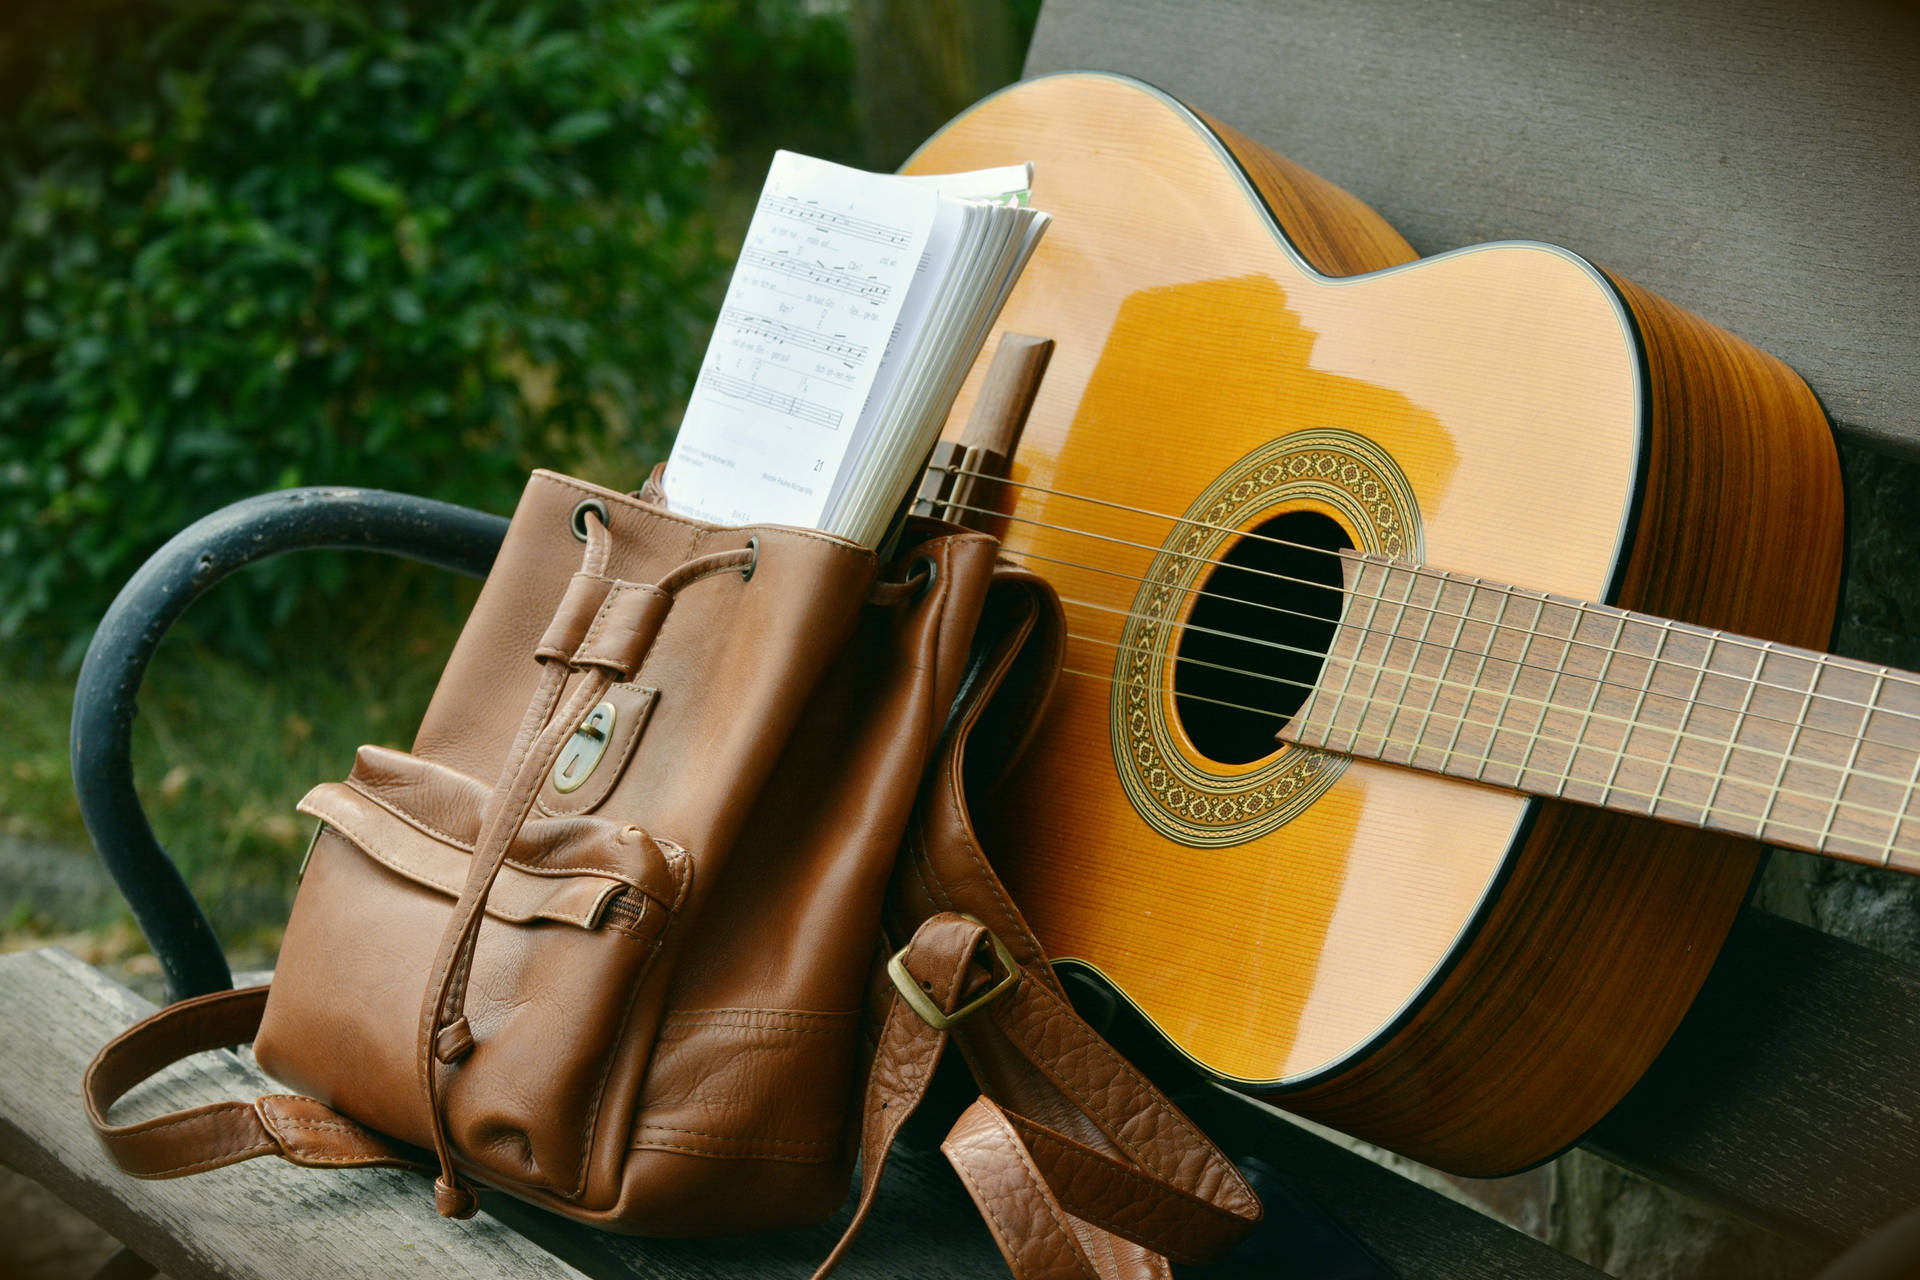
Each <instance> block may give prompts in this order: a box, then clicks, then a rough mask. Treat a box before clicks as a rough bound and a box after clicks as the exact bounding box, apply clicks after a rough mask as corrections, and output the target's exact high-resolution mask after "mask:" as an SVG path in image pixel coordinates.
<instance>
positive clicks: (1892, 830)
mask: <svg viewBox="0 0 1920 1280" xmlns="http://www.w3.org/2000/svg"><path fill="white" fill-rule="evenodd" d="M1342 558H1343V560H1344V561H1345V574H1346V589H1345V599H1344V602H1343V608H1342V616H1341V620H1340V624H1339V627H1338V629H1337V631H1336V633H1335V635H1334V641H1333V644H1332V646H1331V649H1330V651H1329V653H1328V656H1327V662H1326V667H1325V669H1324V671H1323V673H1322V675H1321V678H1320V680H1319V683H1318V685H1317V687H1316V689H1315V691H1314V693H1313V695H1312V696H1311V697H1310V698H1309V699H1308V701H1307V703H1306V705H1305V706H1304V707H1302V708H1301V710H1300V712H1299V714H1298V715H1296V716H1295V717H1294V719H1293V721H1292V722H1291V723H1290V724H1289V725H1288V727H1287V728H1286V730H1284V731H1283V732H1282V734H1281V737H1282V738H1283V739H1285V740H1287V741H1290V742H1297V743H1300V744H1302V745H1305V746H1317V747H1325V748H1327V749H1329V750H1333V751H1339V752H1342V753H1345V754H1348V755H1355V756H1362V757H1366V758H1369V759H1377V760H1385V761H1389V762H1392V763H1395V764H1405V765H1409V766H1411V767H1414V768H1419V769H1425V770H1428V771H1431V772H1436V773H1441V774H1445V775H1447V776H1449V777H1456V778H1468V779H1472V780H1474V781H1479V782H1485V783H1490V784H1493V785H1496V786H1502V787H1511V788H1514V789H1516V790H1519V791H1523V792H1527V793H1529V794H1532V795H1540V796H1554V797H1562V798H1565V799H1568V800H1574V801H1578V802H1581V803H1585V804H1591V805H1598V806H1600V807H1602V808H1607V809H1616V810H1622V811H1627V812H1632V813H1639V814H1645V815H1648V816H1651V817H1655V818H1660V819H1664V820H1667V821H1671V822H1679V823H1684V824H1687V825H1690V826H1697V827H1706V828H1710V829H1712V830H1716V831H1728V832H1734V833H1736V834H1739V835H1745V836H1753V837H1757V838H1759V839H1763V840H1766V841H1768V842H1769V843H1772V844H1779V845H1787V846H1790V847H1792V848H1797V849H1806V850H1810V851H1812V852H1815V853H1823V854H1828V855H1831V856H1834V857H1839V858H1846V859H1849V860H1851V861H1856V862H1864V863H1869V864H1871V865H1874V866H1892V867H1896V868H1899V869H1901V870H1905V871H1920V813H1916V799H1915V793H1916V789H1917V788H1920V678H1916V677H1915V676H1913V675H1911V674H1909V673H1906V672H1902V671H1896V670H1892V669H1890V668H1886V667H1878V666H1873V665H1870V664H1867V663H1862V662H1855V661H1852V660H1850V659H1845V658H1835V657H1831V656H1829V655H1826V654H1821V653H1815V652H1813V651H1811V650H1806V649H1795V648H1791V647H1788V646H1784V645H1777V644H1771V643H1768V642H1765V641H1760V640H1754V639H1751V638H1748V637H1744V636H1736V635H1730V634H1726V633H1723V632H1719V631H1713V630H1709V629H1706V628H1702V627H1694V626H1688V625H1686V624H1683V623H1677V622H1668V621H1666V620H1664V619H1660V618H1654V617H1650V616H1647V615H1644V614H1634V613H1628V612H1626V611H1624V610H1620V609H1614V608H1609V607H1607V606H1603V605H1592V604H1583V603H1580V602H1578V601H1575V600H1570V599H1565V598H1562V597H1559V596H1550V595H1542V594H1539V593H1537V592H1529V591H1521V590H1517V589H1515V588H1512V587H1506V586H1499V585H1495V584H1492V583H1484V582H1481V581H1479V580H1478V579H1474V578H1463V577H1457V576H1455V575H1452V574H1448V573H1445V572H1442V571H1439V570H1435V569H1428V568H1422V567H1416V566H1412V565H1407V564H1403V563H1399V562H1395V561H1387V560H1382V559H1378V558H1375V557H1371V556H1364V555H1360V554H1358V553H1346V554H1344V555H1343V557H1342Z"/></svg>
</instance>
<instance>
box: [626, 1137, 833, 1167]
mask: <svg viewBox="0 0 1920 1280" xmlns="http://www.w3.org/2000/svg"><path fill="white" fill-rule="evenodd" d="M836 1145H838V1144H836ZM629 1150H632V1151H684V1152H686V1153H687V1154H688V1155H690V1156H705V1157H707V1158H708V1159H709V1160H777V1161H779V1162H780V1163H782V1164H826V1163H828V1162H830V1161H831V1160H832V1159H833V1158H834V1157H833V1154H832V1153H831V1152H829V1153H828V1154H826V1155H819V1156H802V1155H789V1154H787V1153H786V1152H784V1151H714V1150H712V1149H710V1148H707V1147H695V1146H689V1145H687V1144H686V1143H680V1142H636V1143H634V1144H633V1146H632V1147H630V1148H629Z"/></svg>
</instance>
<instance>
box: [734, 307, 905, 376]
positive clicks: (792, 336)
mask: <svg viewBox="0 0 1920 1280" xmlns="http://www.w3.org/2000/svg"><path fill="white" fill-rule="evenodd" d="M720 321H721V323H722V324H726V325H730V326H732V327H733V328H734V329H736V330H738V331H739V332H741V333H753V334H758V335H760V336H761V337H762V338H766V339H767V340H769V341H771V342H785V343H789V344H791V345H793V346H796V347H805V348H806V349H807V350H809V351H818V352H819V353H820V354H822V355H827V356H834V357H836V358H838V359H841V360H845V361H846V362H847V363H849V364H860V363H862V362H864V361H865V360H866V358H867V350H868V348H867V347H865V346H864V345H862V344H861V343H858V342H849V341H848V340H847V339H845V338H843V337H841V336H840V335H839V334H837V333H814V332H811V331H810V330H807V329H802V328H801V327H800V326H799V325H795V324H787V323H786V322H785V321H782V320H775V319H773V318H772V317H771V316H762V315H755V314H754V313H753V312H751V311H742V310H741V309H740V308H738V307H724V308H722V309H721V312H720Z"/></svg>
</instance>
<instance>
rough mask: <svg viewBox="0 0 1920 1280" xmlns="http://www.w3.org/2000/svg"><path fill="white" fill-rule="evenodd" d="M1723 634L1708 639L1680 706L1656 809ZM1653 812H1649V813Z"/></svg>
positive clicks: (1657, 791)
mask: <svg viewBox="0 0 1920 1280" xmlns="http://www.w3.org/2000/svg"><path fill="white" fill-rule="evenodd" d="M1723 634H1724V633H1723V632H1720V631H1715V632H1713V633H1712V634H1711V635H1710V636H1709V637H1708V638H1707V652H1706V654H1705V655H1704V656H1703V657H1702V658H1701V659H1700V669H1699V670H1698V671H1696V672H1694V674H1693V687H1692V688H1691V689H1689V690H1687V698H1686V701H1685V702H1683V703H1681V704H1680V723H1679V725H1678V726H1676V727H1675V729H1674V731H1673V741H1672V742H1669V743H1668V744H1667V758H1666V762H1665V763H1663V764H1662V765H1661V766H1660V777H1659V780H1658V781H1656V782H1655V783H1654V784H1653V794H1654V801H1653V803H1654V807H1655V808H1658V807H1659V805H1660V800H1661V799H1662V798H1663V797H1664V796H1665V795H1666V790H1667V778H1668V777H1669V776H1671V774H1672V773H1673V762H1674V761H1675V760H1677V759H1678V758H1679V756H1680V739H1681V738H1682V737H1683V736H1686V728H1687V725H1688V723H1690V722H1691V721H1692V719H1693V708H1694V704H1695V700H1696V699H1697V698H1699V696H1700V686H1701V685H1702V684H1704V683H1706V679H1707V668H1709V667H1711V666H1712V665H1713V651H1714V649H1715V647H1716V646H1718V645H1719V643H1720V637H1721V636H1722V635H1723ZM1652 811H1653V810H1651V809H1650V810H1648V812H1649V813H1651V812H1652Z"/></svg>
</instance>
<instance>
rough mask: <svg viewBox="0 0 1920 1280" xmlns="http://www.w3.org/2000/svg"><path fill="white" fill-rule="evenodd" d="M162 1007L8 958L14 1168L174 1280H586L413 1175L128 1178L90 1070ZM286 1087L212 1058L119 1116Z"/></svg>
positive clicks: (242, 1171)
mask: <svg viewBox="0 0 1920 1280" xmlns="http://www.w3.org/2000/svg"><path fill="white" fill-rule="evenodd" d="M152 1009H153V1006H152V1005H150V1004H148V1003H147V1002H146V1001H144V1000H142V999H140V997H138V996H136V995H134V994H133V993H132V992H130V991H128V990H127V989H126V988H124V987H121V986H119V985H117V984H115V983H113V982H111V981H110V980H108V979H107V978H105V977H103V976H102V975H100V974H99V973H97V972H95V971H94V970H93V969H91V968H89V967H88V966H87V965H85V964H83V963H82V962H80V961H79V960H76V959H74V958H73V957H72V956H70V955H68V954H66V953H65V952H63V951H55V950H46V951H34V952H25V953H20V954H16V955H8V956H0V1026H4V1027H6V1028H7V1034H6V1039H5V1041H4V1047H0V1062H3V1063H4V1065H3V1066H0V1160H4V1161H5V1163H7V1164H8V1165H11V1166H12V1167H14V1168H15V1169H17V1170H19V1171H20V1172H21V1173H23V1174H25V1175H26V1176H28V1177H30V1178H33V1179H34V1180H36V1181H37V1182H39V1183H41V1184H42V1185H43V1186H45V1187H46V1188H47V1189H49V1190H50V1191H52V1192H53V1193H54V1194H56V1195H58V1196H60V1197H61V1198H62V1199H63V1200H65V1201H67V1203H69V1204H71V1205H73V1206H74V1207H75V1208H77V1209H79V1210H80V1211H81V1212H82V1213H85V1214H86V1215H87V1216H88V1217H90V1218H92V1219H93V1220H94V1221H95V1222H97V1223H99V1224H100V1225H101V1226H102V1227H104V1228H105V1229H106V1230H107V1231H109V1232H111V1233H112V1234H113V1235H114V1236H115V1237H117V1238H118V1239H120V1240H121V1241H122V1242H124V1243H125V1244H127V1245H129V1246H130V1247H131V1248H132V1249H133V1250H134V1251H135V1252H136V1253H139V1254H140V1255H141V1256H142V1257H144V1258H146V1259H147V1260H148V1261H150V1262H153V1263H155V1264H156V1265H158V1266H159V1267H160V1268H161V1269H162V1270H164V1271H165V1272H166V1274H167V1275H168V1276H170V1277H173V1280H200V1278H201V1277H209V1278H211V1277H223V1278H224V1277H233V1278H240V1280H254V1278H256V1277H257V1278H258V1280H293V1278H295V1277H301V1276H315V1277H327V1278H328V1280H339V1277H342V1276H362V1275H392V1276H409V1277H411V1276H419V1277H431V1276H448V1277H463V1278H465V1280H487V1278H488V1277H495V1276H497V1277H502V1278H503V1280H504V1278H505V1277H509V1276H511V1277H552V1278H553V1280H559V1278H560V1277H569V1276H578V1275H579V1274H580V1273H579V1272H577V1271H575V1270H574V1269H573V1268H572V1267H569V1266H567V1265H566V1264H565V1263H563V1262H561V1261H559V1260H558V1259H556V1258H553V1257H551V1256H549V1255H548V1254H547V1253H546V1252H545V1251H544V1250H542V1249H540V1248H539V1246H537V1245H535V1244H533V1243H532V1242H530V1241H528V1240H525V1239H522V1238H521V1237H520V1236H518V1235H517V1234H515V1233H514V1232H513V1231H511V1230H509V1229H508V1228H507V1227H506V1226H505V1225H504V1224H502V1223H499V1222H496V1221H493V1220H492V1219H489V1218H486V1217H478V1218H474V1219H473V1220H472V1221H470V1222H465V1223H449V1222H446V1221H444V1220H442V1219H440V1218H438V1217H436V1216H435V1214H434V1212H433V1204H432V1197H431V1196H430V1195H428V1194H426V1193H425V1192H424V1191H423V1189H422V1187H421V1185H420V1181H419V1179H418V1178H416V1177H414V1176H412V1175H409V1174H406V1173H403V1172H401V1171H399V1170H394V1169H359V1170H354V1171H352V1172H347V1173H335V1172H331V1171H325V1170H314V1169H296V1168H294V1167H293V1166H292V1165H289V1164H285V1163H283V1162H281V1161H278V1160H272V1161H268V1160H254V1161H249V1162H247V1163H245V1164H240V1165H234V1166H232V1167H230V1168H227V1169H222V1170H218V1171H216V1172H214V1173H210V1174H207V1175H205V1176H204V1177H198V1178H181V1179H175V1180H171V1181H165V1182H142V1181H138V1180H136V1179H133V1178H129V1177H127V1176H126V1175H125V1174H124V1173H122V1172H120V1170H119V1169H118V1168H117V1167H115V1166H114V1164H113V1163H112V1161H110V1160H109V1159H108V1158H107V1155H106V1152H105V1151H103V1150H102V1149H101V1147H100V1144H99V1143H98V1142H97V1141H96V1140H95V1139H94V1136H93V1131H92V1129H90V1128H89V1127H88V1125H87V1117H86V1113H85V1111H84V1110H83V1109H82V1107H81V1102H80V1072H81V1071H82V1070H83V1069H84V1068H85V1067H86V1064H87V1062H88V1061H89V1060H90V1059H91V1058H92V1057H93V1055H94V1053H95V1051H96V1050H98V1049H99V1047H100V1046H101V1045H102V1044H104V1043H106V1041H107V1040H108V1039H109V1038H111V1037H112V1036H114V1035H116V1034H118V1033H119V1032H120V1031H121V1030H122V1029H123V1028H125V1027H126V1026H127V1025H128V1024H129V1023H131V1022H133V1021H134V1020H135V1019H137V1018H139V1017H143V1016H145V1015H146V1014H147V1013H150V1012H152ZM275 1088H277V1086H272V1085H271V1082H270V1081H268V1079H267V1078H266V1077H265V1076H264V1075H262V1074H261V1073H260V1071H259V1070H258V1069H257V1068H255V1067H254V1066H252V1065H251V1064H250V1063H248V1062H247V1061H245V1060H244V1059H243V1058H241V1057H240V1056H239V1055H237V1054H232V1053H209V1054H201V1055H200V1056H199V1057H196V1058H193V1059H190V1060H189V1061H187V1062H184V1063H180V1064H179V1065H177V1066H174V1067H172V1068H170V1069H168V1070H167V1071H165V1072H163V1073H161V1074H160V1075H159V1076H157V1077H155V1079H154V1080H152V1081H151V1082H149V1083H148V1084H146V1085H143V1086H141V1087H140V1088H138V1089H137V1090H135V1091H134V1092H133V1093H132V1094H130V1095H129V1096H128V1097H127V1099H126V1101H125V1102H124V1103H123V1104H122V1105H121V1106H120V1107H118V1108H116V1109H115V1114H116V1115H117V1116H118V1115H125V1116H138V1115H155V1114H158V1113H160V1112H163V1111H171V1110H174V1109H177V1108H180V1107H190V1106H196V1105H198V1104H200V1103H203V1102H212V1101H215V1100H218V1099H221V1098H251V1097H254V1096H256V1095H258V1094H260V1093H265V1092H272V1091H274V1089H275Z"/></svg>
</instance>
